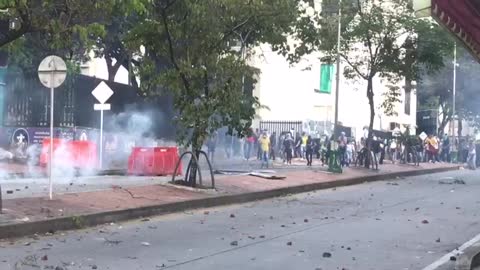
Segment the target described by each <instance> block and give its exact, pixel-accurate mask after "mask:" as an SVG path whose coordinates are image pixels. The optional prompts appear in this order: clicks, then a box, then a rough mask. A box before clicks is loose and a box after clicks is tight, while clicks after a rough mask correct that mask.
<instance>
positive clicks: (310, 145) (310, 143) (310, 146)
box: [305, 136, 315, 166]
mask: <svg viewBox="0 0 480 270" xmlns="http://www.w3.org/2000/svg"><path fill="white" fill-rule="evenodd" d="M314 149H315V141H314V140H313V139H312V136H308V137H307V142H306V146H305V157H306V159H307V166H312V162H313V150H314Z"/></svg>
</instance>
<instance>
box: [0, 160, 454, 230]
mask: <svg viewBox="0 0 480 270" xmlns="http://www.w3.org/2000/svg"><path fill="white" fill-rule="evenodd" d="M459 168H460V167H450V168H434V169H424V170H415V171H407V172H395V173H386V174H378V175H369V176H362V177H355V178H346V179H343V180H337V181H331V182H320V183H312V184H306V185H300V186H292V187H285V188H278V189H272V190H265V191H256V192H250V193H241V194H234V195H221V196H215V197H208V198H202V199H194V200H189V201H182V202H174V203H167V204H159V205H152V206H144V207H139V208H131V209H124V210H114V211H107V212H100V213H94V214H86V215H79V216H70V217H62V218H55V219H48V220H42V221H34V222H28V223H20V224H8V225H1V226H0V239H5V238H16V237H22V236H28V235H33V234H44V233H49V232H50V233H53V232H56V231H66V230H75V229H82V228H86V227H93V226H97V225H101V224H106V223H111V222H120V221H127V220H131V219H137V218H143V217H149V216H156V215H163V214H168V213H174V212H183V211H186V210H192V209H198V208H209V207H217V206H224V205H230V204H239V203H247V202H252V201H258V200H264V199H269V198H274V197H280V196H285V195H290V194H298V193H304V192H310V191H315V190H322V189H330V188H336V187H343V186H351V185H357V184H362V183H365V182H375V181H382V180H388V179H393V178H397V177H410V176H418V175H425V174H432V173H441V172H447V171H454V170H458V169H459Z"/></svg>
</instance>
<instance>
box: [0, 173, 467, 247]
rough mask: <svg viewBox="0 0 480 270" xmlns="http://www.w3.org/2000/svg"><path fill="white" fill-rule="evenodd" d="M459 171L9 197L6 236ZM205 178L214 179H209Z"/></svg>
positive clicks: (0, 228)
mask: <svg viewBox="0 0 480 270" xmlns="http://www.w3.org/2000/svg"><path fill="white" fill-rule="evenodd" d="M456 169H458V166H457V165H451V164H421V166H420V167H414V166H410V165H383V166H382V167H381V170H380V171H378V172H377V171H372V170H367V169H363V168H347V169H346V170H345V172H344V173H343V174H330V173H328V172H326V171H325V169H324V168H322V167H313V168H304V169H302V170H291V171H282V172H280V174H282V175H284V176H286V179H285V180H267V179H263V178H257V177H253V176H246V175H238V176H235V175H229V176H221V177H217V178H216V179H215V180H216V186H217V190H216V191H205V190H195V189H191V188H185V187H177V186H173V185H170V184H166V183H164V184H156V185H149V186H137V187H128V188H127V187H120V186H112V187H111V189H109V190H102V191H94V192H80V193H69V194H62V195H57V196H55V198H54V200H52V201H50V200H48V199H47V198H43V197H37V198H16V199H7V200H4V201H3V214H0V238H9V237H17V236H24V235H30V234H34V233H46V232H54V231H57V230H69V229H76V228H82V227H85V226H95V225H98V224H103V223H109V222H116V221H122V220H128V219H134V218H140V217H146V216H151V215H158V214H163V213H168V212H176V211H185V210H187V209H193V208H202V207H211V206H219V205H226V204H233V203H243V202H248V201H254V200H260V199H266V198H271V197H275V196H282V195H286V194H293V193H300V192H308V191H312V190H318V189H325V188H333V187H339V186H345V185H353V184H360V183H363V182H366V181H379V180H388V179H392V178H397V177H404V176H413V175H420V174H427V173H435V172H443V171H448V170H456ZM204 181H208V179H205V180H204Z"/></svg>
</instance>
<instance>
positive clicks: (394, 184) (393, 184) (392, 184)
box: [387, 183, 398, 186]
mask: <svg viewBox="0 0 480 270" xmlns="http://www.w3.org/2000/svg"><path fill="white" fill-rule="evenodd" d="M387 185H390V186H398V183H387Z"/></svg>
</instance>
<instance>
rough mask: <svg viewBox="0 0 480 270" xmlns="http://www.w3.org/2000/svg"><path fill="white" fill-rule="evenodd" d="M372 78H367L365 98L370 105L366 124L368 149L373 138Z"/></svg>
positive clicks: (373, 104) (373, 103)
mask: <svg viewBox="0 0 480 270" xmlns="http://www.w3.org/2000/svg"><path fill="white" fill-rule="evenodd" d="M373 96H374V94H373V77H371V76H370V77H369V78H368V83H367V98H368V104H369V105H370V122H369V124H368V148H369V149H370V148H371V140H372V138H373V123H374V121H375V102H374V100H373Z"/></svg>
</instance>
